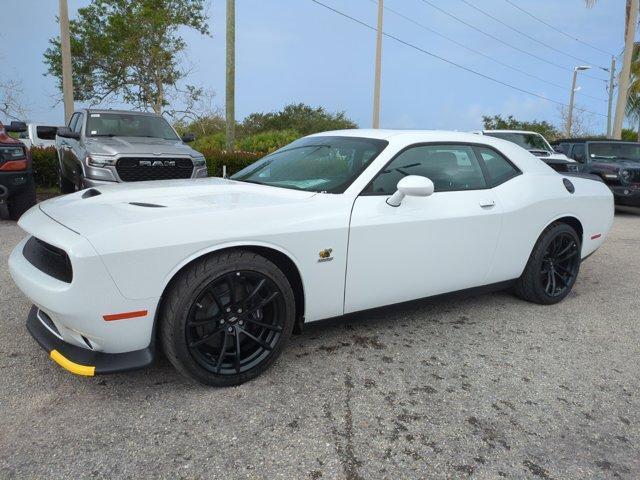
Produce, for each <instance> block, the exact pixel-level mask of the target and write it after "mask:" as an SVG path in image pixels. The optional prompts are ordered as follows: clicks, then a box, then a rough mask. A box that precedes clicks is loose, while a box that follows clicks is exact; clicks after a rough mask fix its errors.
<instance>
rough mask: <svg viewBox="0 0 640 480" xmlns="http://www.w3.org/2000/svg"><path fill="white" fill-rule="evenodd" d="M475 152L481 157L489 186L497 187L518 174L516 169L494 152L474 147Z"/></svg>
mask: <svg viewBox="0 0 640 480" xmlns="http://www.w3.org/2000/svg"><path fill="white" fill-rule="evenodd" d="M476 151H477V152H478V155H480V157H482V160H483V161H484V164H485V166H486V167H487V173H488V174H489V181H490V182H491V185H499V184H501V183H503V182H506V181H507V180H509V179H510V178H513V177H515V176H516V175H518V174H519V173H520V172H519V171H518V169H517V168H516V167H514V166H513V165H512V164H511V163H510V162H509V160H507V159H506V158H504V157H503V156H502V155H500V154H499V153H498V152H496V151H495V150H492V149H490V148H486V147H476Z"/></svg>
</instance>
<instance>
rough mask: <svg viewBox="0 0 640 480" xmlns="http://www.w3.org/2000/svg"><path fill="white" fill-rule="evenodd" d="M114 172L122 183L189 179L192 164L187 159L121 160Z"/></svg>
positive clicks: (129, 158)
mask: <svg viewBox="0 0 640 480" xmlns="http://www.w3.org/2000/svg"><path fill="white" fill-rule="evenodd" d="M116 171H117V172H118V176H119V177H120V179H121V180H122V181H123V182H143V181H145V180H172V179H176V178H191V174H192V173H193V162H192V161H191V160H190V159H188V158H138V157H136V158H133V157H126V158H121V159H120V160H118V162H117V163H116Z"/></svg>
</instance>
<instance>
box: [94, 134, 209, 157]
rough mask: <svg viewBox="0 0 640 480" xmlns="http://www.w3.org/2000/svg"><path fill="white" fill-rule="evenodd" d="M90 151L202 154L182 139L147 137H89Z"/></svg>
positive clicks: (166, 154)
mask: <svg viewBox="0 0 640 480" xmlns="http://www.w3.org/2000/svg"><path fill="white" fill-rule="evenodd" d="M85 147H86V149H87V151H88V152H89V153H93V154H95V155H158V156H160V155H162V156H164V157H167V156H171V155H189V156H201V155H200V153H198V152H196V151H195V150H194V149H193V148H191V147H190V146H188V145H186V144H184V143H183V142H182V141H181V140H165V139H163V138H146V137H89V138H87V140H86V141H85Z"/></svg>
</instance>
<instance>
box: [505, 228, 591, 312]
mask: <svg viewBox="0 0 640 480" xmlns="http://www.w3.org/2000/svg"><path fill="white" fill-rule="evenodd" d="M580 252H581V245H580V238H579V237H578V234H577V233H576V231H575V230H574V229H573V228H571V227H570V226H569V225H567V224H565V223H554V224H552V225H550V226H549V227H548V228H547V229H546V230H545V231H544V232H542V235H540V238H539V239H538V241H537V243H536V245H535V247H533V251H532V252H531V256H530V257H529V261H528V262H527V266H526V267H525V269H524V272H523V274H522V276H521V277H520V278H519V279H518V280H517V282H516V285H515V291H516V294H517V295H518V296H519V297H520V298H523V299H525V300H528V301H530V302H533V303H540V304H542V305H551V304H554V303H558V302H560V301H561V300H563V299H564V298H565V297H566V296H567V295H569V293H570V292H571V289H572V288H573V285H574V284H575V283H576V279H577V277H578V272H579V271H580V261H581V258H580V255H581V253H580Z"/></svg>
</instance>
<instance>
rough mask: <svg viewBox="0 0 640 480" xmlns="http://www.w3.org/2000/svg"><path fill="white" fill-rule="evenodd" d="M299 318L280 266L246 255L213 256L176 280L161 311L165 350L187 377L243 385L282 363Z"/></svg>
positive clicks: (223, 384)
mask: <svg viewBox="0 0 640 480" xmlns="http://www.w3.org/2000/svg"><path fill="white" fill-rule="evenodd" d="M294 318H295V301H294V296H293V291H292V289H291V286H290V285H289V282H288V280H287V278H286V277H285V275H284V274H283V273H282V272H281V271H280V269H278V267H276V266H275V265H274V264H273V263H271V262H270V261H269V260H267V259H266V258H264V257H262V256H260V255H257V254H254V253H251V252H247V251H239V250H236V251H231V252H227V253H222V254H215V255H211V256H208V257H205V258H203V259H200V260H198V261H196V262H195V263H193V264H192V265H190V266H189V267H188V268H187V269H186V270H184V271H183V272H182V273H181V274H180V275H179V277H178V278H177V279H176V280H175V281H174V282H173V285H172V286H171V288H170V290H169V292H168V294H167V296H166V299H165V301H164V302H163V309H162V312H161V314H160V322H161V323H160V331H161V336H162V345H163V348H164V351H165V354H166V355H167V357H168V358H169V360H170V361H171V363H172V364H173V365H174V366H175V367H176V369H177V370H178V371H180V372H181V373H183V374H184V375H186V376H188V377H190V378H192V379H194V380H197V381H199V382H202V383H206V384H208V385H214V386H230V385H238V384H240V383H243V382H246V381H247V380H250V379H251V378H253V377H255V376H257V375H259V374H260V373H262V372H263V371H264V370H266V369H267V368H268V367H269V366H270V365H271V364H272V363H273V362H274V361H275V360H276V358H277V357H278V356H279V355H280V353H281V351H282V349H283V348H284V345H285V344H286V342H287V340H288V339H289V337H290V336H291V331H292V329H293V324H294Z"/></svg>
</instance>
